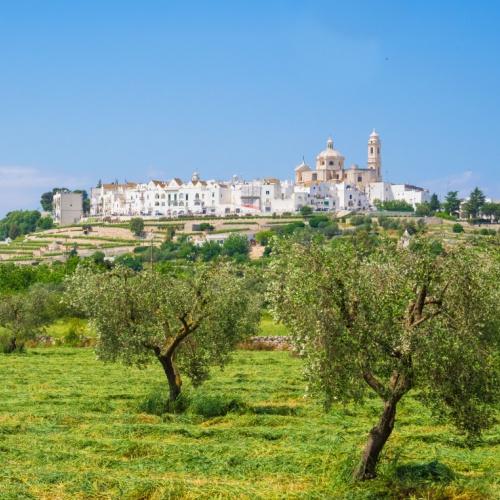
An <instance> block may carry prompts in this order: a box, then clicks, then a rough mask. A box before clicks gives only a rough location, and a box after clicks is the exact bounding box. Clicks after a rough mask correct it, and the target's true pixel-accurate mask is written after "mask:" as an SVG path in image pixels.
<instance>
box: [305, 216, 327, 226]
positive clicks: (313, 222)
mask: <svg viewBox="0 0 500 500" xmlns="http://www.w3.org/2000/svg"><path fill="white" fill-rule="evenodd" d="M329 221H330V218H329V217H328V216H327V215H313V216H312V217H311V218H310V219H309V225H310V226H311V227H314V228H317V227H320V224H322V223H327V224H328V222H329Z"/></svg>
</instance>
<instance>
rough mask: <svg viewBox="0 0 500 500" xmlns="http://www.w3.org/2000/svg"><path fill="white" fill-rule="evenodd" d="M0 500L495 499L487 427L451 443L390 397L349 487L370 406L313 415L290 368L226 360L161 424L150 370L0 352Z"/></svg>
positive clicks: (291, 363)
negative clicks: (370, 450)
mask: <svg viewBox="0 0 500 500" xmlns="http://www.w3.org/2000/svg"><path fill="white" fill-rule="evenodd" d="M0 380H1V381H2V384H1V386H0V401H1V405H0V498H1V499H2V500H5V499H25V498H26V499H28V498H37V499H38V498H42V499H66V498H67V499H69V498H71V499H75V498H76V499H83V498H99V499H107V498H125V499H137V500H138V499H164V498H165V499H166V498H352V499H358V498H359V499H361V498H363V499H369V498H373V499H378V498H426V499H427V498H429V499H430V498H432V499H448V498H458V499H483V498H498V497H500V487H499V485H498V479H499V476H498V469H499V465H500V464H499V457H500V446H499V442H500V434H499V432H498V428H497V429H496V430H492V431H490V432H488V433H486V434H485V435H484V437H483V441H482V442H481V443H479V445H478V446H477V447H476V448H474V449H470V448H468V447H466V446H465V444H464V438H463V436H460V435H457V434H456V433H455V432H454V431H453V429H452V428H451V427H449V426H447V425H443V424H440V423H439V422H436V420H434V419H431V416H430V414H429V412H428V410H427V409H426V408H425V407H424V406H422V405H421V404H419V403H418V401H417V400H416V399H414V398H412V397H409V398H407V399H406V400H403V402H402V404H401V408H400V412H399V416H398V419H397V422H396V427H395V430H394V433H393V435H392V437H391V438H390V440H389V442H388V445H387V446H386V450H385V455H384V456H383V459H382V461H381V465H380V468H379V477H378V478H377V479H375V480H373V481H369V482H365V483H353V482H352V481H351V479H350V472H351V470H352V467H353V466H354V464H355V462H356V460H357V457H358V456H359V454H360V452H361V448H362V446H363V443H364V441H365V439H366V436H367V433H368V431H369V429H370V427H371V425H372V424H373V423H374V422H375V421H376V419H377V418H378V413H379V410H380V408H379V406H380V405H379V402H378V401H377V400H376V399H370V400H368V401H367V402H366V403H365V404H364V405H363V406H358V407H355V406H349V407H338V408H334V409H333V410H332V411H330V412H328V413H325V412H324V411H323V409H322V407H321V405H320V404H319V403H317V402H314V401H312V400H310V399H308V398H307V397H305V396H304V394H305V384H304V381H303V378H302V375H301V362H300V360H299V359H298V358H297V357H294V356H293V355H291V354H290V353H288V352H283V351H238V352H237V353H236V354H235V355H234V358H233V361H232V362H231V364H230V365H228V366H227V367H226V369H225V370H224V371H220V370H217V369H215V370H213V376H212V378H211V380H209V381H208V382H207V383H206V384H205V385H204V386H202V387H201V388H198V389H194V388H191V387H189V384H188V383H187V382H186V381H185V387H184V389H185V396H184V398H183V406H184V408H179V409H178V412H177V413H168V412H167V413H165V408H164V405H163V394H164V390H165V389H166V387H165V383H164V376H163V374H162V371H161V369H160V367H159V365H158V366H157V365H156V364H152V365H151V366H149V367H148V368H146V369H138V368H130V367H125V366H123V365H121V364H104V363H102V362H100V361H97V360H96V357H95V354H94V352H93V350H92V349H90V348H67V347H55V348H36V349H29V350H28V352H27V353H25V354H12V355H9V356H5V355H0Z"/></svg>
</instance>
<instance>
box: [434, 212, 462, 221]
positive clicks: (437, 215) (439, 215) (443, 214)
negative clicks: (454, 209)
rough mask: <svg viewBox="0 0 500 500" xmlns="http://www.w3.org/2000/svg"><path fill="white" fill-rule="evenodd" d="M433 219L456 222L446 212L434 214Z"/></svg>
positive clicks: (453, 217)
mask: <svg viewBox="0 0 500 500" xmlns="http://www.w3.org/2000/svg"><path fill="white" fill-rule="evenodd" d="M434 217H439V218H440V219H444V220H457V218H456V217H455V216H454V215H450V214H447V213H446V212H436V213H435V214H434Z"/></svg>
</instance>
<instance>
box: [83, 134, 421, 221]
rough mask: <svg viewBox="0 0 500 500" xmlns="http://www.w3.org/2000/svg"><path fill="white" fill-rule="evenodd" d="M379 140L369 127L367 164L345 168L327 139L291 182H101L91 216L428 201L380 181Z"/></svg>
mask: <svg viewBox="0 0 500 500" xmlns="http://www.w3.org/2000/svg"><path fill="white" fill-rule="evenodd" d="M381 148H382V144H381V140H380V137H379V135H378V134H377V133H376V132H375V131H373V132H372V133H371V135H370V137H369V139H368V155H367V165H366V167H365V168H361V167H359V166H357V165H352V166H350V167H348V168H346V167H345V164H344V162H345V158H344V156H343V155H342V154H341V153H340V152H339V151H337V150H336V149H335V148H334V143H333V140H332V139H331V138H329V139H328V141H327V144H326V149H324V150H323V151H321V152H320V153H319V154H318V155H317V156H316V162H315V168H314V169H313V168H311V167H310V166H309V165H307V164H306V163H305V161H302V163H301V164H300V165H298V166H297V167H296V168H295V179H294V181H281V180H279V179H275V178H265V179H259V180H253V181H244V180H242V179H239V178H238V177H234V178H233V179H231V180H229V181H224V182H222V181H216V180H202V179H201V178H200V176H199V175H198V173H196V172H195V173H194V174H193V175H192V177H191V180H189V181H188V182H184V181H182V180H181V179H179V178H173V179H171V180H168V181H161V180H152V181H150V182H146V183H135V182H126V183H123V184H119V183H111V184H102V185H99V186H98V187H96V188H93V189H92V191H91V195H90V215H91V216H93V217H105V216H115V217H126V216H153V217H154V216H165V217H178V216H182V215H215V216H224V215H229V214H241V215H254V214H274V213H275V214H282V213H286V212H290V213H293V212H296V211H298V210H300V208H301V207H303V206H305V205H308V206H310V207H312V208H313V209H314V210H318V211H341V210H369V209H371V208H373V206H374V202H375V201H376V200H380V201H388V200H405V201H407V202H408V203H410V204H412V205H414V206H415V205H416V204H418V203H422V202H424V201H428V200H429V192H428V191H426V190H425V189H422V188H419V187H416V186H410V185H407V184H391V183H388V182H385V181H383V180H382V172H381V168H382V151H381Z"/></svg>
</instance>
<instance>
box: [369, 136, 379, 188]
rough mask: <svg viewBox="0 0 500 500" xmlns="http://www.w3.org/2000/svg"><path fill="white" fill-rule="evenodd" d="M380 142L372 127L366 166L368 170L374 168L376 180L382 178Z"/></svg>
mask: <svg viewBox="0 0 500 500" xmlns="http://www.w3.org/2000/svg"><path fill="white" fill-rule="evenodd" d="M381 148H382V143H381V142H380V137H379V135H378V134H377V132H375V129H373V132H372V133H371V134H370V137H369V139H368V168H369V169H370V170H375V172H376V178H377V181H380V180H382V173H381V168H382V155H381Z"/></svg>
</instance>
